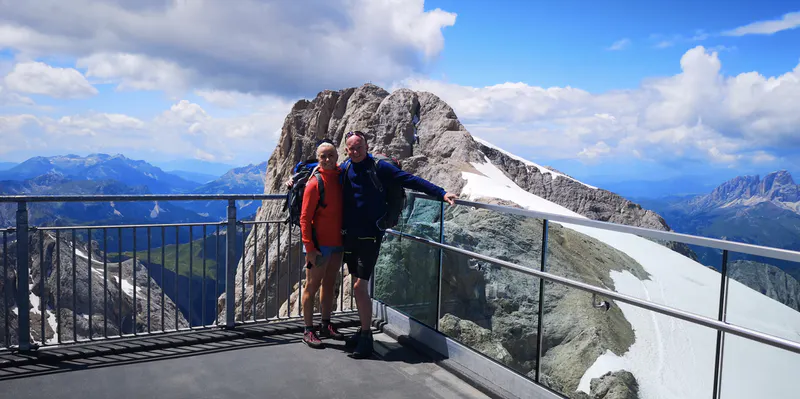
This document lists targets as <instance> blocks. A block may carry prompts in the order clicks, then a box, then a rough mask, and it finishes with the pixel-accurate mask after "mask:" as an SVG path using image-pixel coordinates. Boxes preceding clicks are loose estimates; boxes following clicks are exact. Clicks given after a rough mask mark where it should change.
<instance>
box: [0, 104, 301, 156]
mask: <svg viewBox="0 0 800 399" xmlns="http://www.w3.org/2000/svg"><path fill="white" fill-rule="evenodd" d="M291 105H292V104H291V103H289V102H286V101H283V100H280V99H278V98H272V99H269V100H263V102H262V103H260V104H258V105H254V108H253V109H252V110H251V111H252V112H250V113H248V114H245V115H240V116H229V117H215V116H213V115H212V114H210V113H209V112H207V111H206V110H205V109H203V108H202V107H201V106H200V105H198V104H196V103H193V102H191V101H189V100H180V101H177V102H175V103H174V104H173V105H171V106H170V107H169V108H168V109H166V110H164V111H163V112H161V113H160V114H158V115H157V116H155V117H154V118H152V119H149V120H142V119H139V118H135V117H132V116H129V115H124V114H113V113H95V112H89V113H84V114H78V115H65V116H60V117H56V118H53V117H50V116H43V115H38V116H37V115H31V114H24V115H13V116H0V131H2V132H3V138H4V140H3V142H4V145H3V146H0V157H6V158H8V156H13V157H14V158H15V159H18V158H20V157H29V156H34V155H41V154H43V153H58V154H64V153H77V154H88V153H93V152H106V153H117V152H119V153H123V154H126V155H130V156H136V155H134V154H139V155H138V156H142V154H147V158H149V159H154V158H162V159H163V158H165V157H166V158H190V157H195V158H198V159H205V160H216V161H225V162H231V163H236V164H244V163H248V162H262V161H263V160H265V159H267V158H269V156H270V154H271V153H272V151H273V150H274V146H275V136H274V132H275V130H276V129H278V130H279V129H280V126H281V125H282V123H283V119H284V118H285V116H286V114H287V113H288V112H289V110H290V109H291Z"/></svg>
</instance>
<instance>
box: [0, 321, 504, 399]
mask: <svg viewBox="0 0 800 399" xmlns="http://www.w3.org/2000/svg"><path fill="white" fill-rule="evenodd" d="M336 319H338V320H337V321H338V322H339V323H342V324H343V325H347V326H351V327H346V328H342V329H341V330H342V332H344V333H346V334H350V333H352V332H353V331H355V328H354V327H352V325H354V324H355V317H354V316H352V315H351V316H339V317H337V318H336ZM300 329H301V323H300V322H299V321H293V322H280V323H258V324H253V325H249V326H246V327H239V328H237V329H236V330H235V331H229V330H218V331H214V330H211V331H209V330H203V331H188V332H179V333H172V334H164V335H161V336H149V337H141V338H140V337H136V338H132V339H124V340H117V341H113V342H92V343H86V344H77V345H73V346H69V347H65V348H61V349H58V348H48V349H43V350H41V351H40V352H38V353H37V355H36V356H21V355H12V354H5V355H3V356H2V357H0V359H2V360H0V361H2V362H3V366H2V368H0V397H3V398H17V399H23V398H43V397H51V398H98V399H100V398H117V399H124V398H145V397H146V398H264V397H272V398H417V399H423V398H487V397H490V396H487V395H486V394H484V393H482V392H481V391H479V390H478V389H476V388H474V387H473V386H471V385H470V384H468V383H467V382H465V381H464V380H461V379H460V378H458V377H457V376H456V375H454V374H452V373H450V372H449V371H447V370H446V369H445V368H443V367H442V366H440V365H439V364H437V362H438V361H439V360H441V359H437V358H434V357H432V356H430V355H428V354H424V353H421V352H419V351H417V350H415V349H413V348H412V347H410V346H408V345H402V344H400V343H398V341H397V340H395V339H394V338H392V337H391V336H389V335H388V334H386V333H383V332H381V331H380V330H379V329H373V333H374V338H375V350H374V354H373V356H372V358H370V359H361V360H356V359H352V358H350V357H349V356H347V355H348V353H349V352H350V349H348V348H345V346H344V343H343V342H341V341H334V340H324V342H325V344H326V347H325V348H324V349H312V348H309V347H308V346H306V345H305V344H303V343H302V342H301V341H300V337H301V335H300V333H299V331H300Z"/></svg>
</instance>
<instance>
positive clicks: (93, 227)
mask: <svg viewBox="0 0 800 399" xmlns="http://www.w3.org/2000/svg"><path fill="white" fill-rule="evenodd" d="M224 224H225V222H205V223H204V222H196V223H158V224H156V223H154V224H114V225H106V226H102V225H98V226H35V227H31V228H32V229H33V228H36V229H39V230H54V231H55V230H73V229H78V230H80V229H129V228H134V227H136V228H147V227H189V226H216V225H224Z"/></svg>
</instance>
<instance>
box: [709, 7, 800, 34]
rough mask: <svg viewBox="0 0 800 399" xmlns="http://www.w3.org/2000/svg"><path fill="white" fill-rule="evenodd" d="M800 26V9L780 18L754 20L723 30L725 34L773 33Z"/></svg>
mask: <svg viewBox="0 0 800 399" xmlns="http://www.w3.org/2000/svg"><path fill="white" fill-rule="evenodd" d="M799 26H800V11H797V12H790V13H787V14H784V15H783V16H782V17H781V18H780V19H773V20H769V21H757V22H752V23H749V24H747V25H744V26H740V27H738V28H735V29H731V30H729V31H726V32H723V33H722V34H723V35H725V36H744V35H771V34H774V33H778V32H780V31H784V30H789V29H795V28H797V27H799Z"/></svg>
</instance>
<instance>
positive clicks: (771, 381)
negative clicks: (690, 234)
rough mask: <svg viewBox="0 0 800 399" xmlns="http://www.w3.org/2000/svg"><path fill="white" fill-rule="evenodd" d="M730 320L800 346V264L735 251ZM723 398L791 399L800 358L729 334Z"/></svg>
mask: <svg viewBox="0 0 800 399" xmlns="http://www.w3.org/2000/svg"><path fill="white" fill-rule="evenodd" d="M727 272H728V277H729V280H728V295H727V309H726V321H727V322H729V323H731V324H736V325H740V326H742V327H746V328H750V329H753V330H756V331H759V332H763V333H767V334H770V335H774V336H778V337H781V338H785V339H788V340H791V341H795V342H800V282H798V277H800V264H798V263H796V262H787V261H782V260H777V259H766V258H759V257H753V256H749V255H744V254H740V253H734V252H729V253H728V262H727ZM723 342H724V346H723V348H724V350H723V361H722V376H721V381H720V382H721V384H720V386H721V388H720V391H721V394H722V395H721V397H723V398H745V397H764V398H777V397H789V396H791V395H790V393H791V392H795V391H796V381H795V379H796V376H797V370H800V355H798V354H796V353H793V352H789V351H786V350H783V349H779V348H774V347H770V346H768V345H765V344H761V343H758V342H754V341H751V340H747V339H744V338H741V337H737V336H735V335H732V334H725V336H724V341H723Z"/></svg>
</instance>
